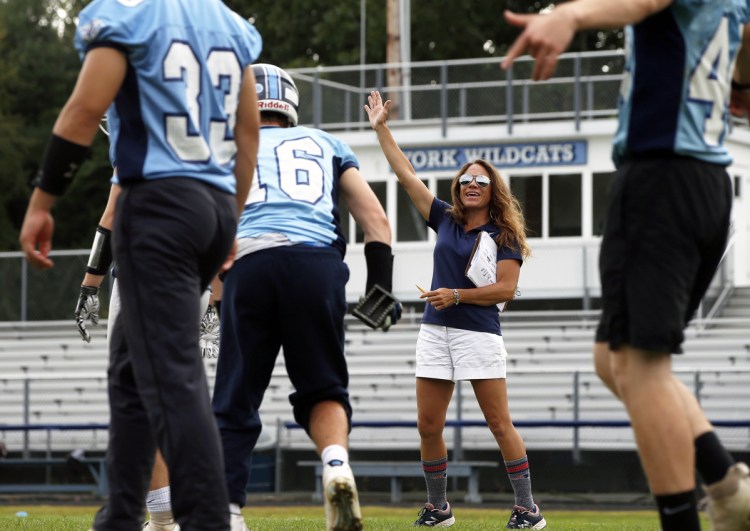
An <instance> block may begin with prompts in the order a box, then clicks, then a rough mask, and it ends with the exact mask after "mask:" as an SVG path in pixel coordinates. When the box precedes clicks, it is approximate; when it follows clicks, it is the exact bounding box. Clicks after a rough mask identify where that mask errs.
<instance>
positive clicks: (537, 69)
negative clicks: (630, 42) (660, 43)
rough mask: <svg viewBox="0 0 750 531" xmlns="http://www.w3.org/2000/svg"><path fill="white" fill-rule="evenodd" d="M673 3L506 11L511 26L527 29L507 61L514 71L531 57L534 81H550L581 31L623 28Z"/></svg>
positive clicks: (586, 0) (587, 3)
mask: <svg viewBox="0 0 750 531" xmlns="http://www.w3.org/2000/svg"><path fill="white" fill-rule="evenodd" d="M671 3H672V0H626V1H623V0H576V1H573V2H565V3H563V4H558V5H557V6H556V7H555V9H554V10H553V11H551V12H549V13H545V14H541V15H523V14H519V13H513V12H511V11H507V10H506V11H505V13H504V15H505V20H506V21H507V22H508V24H511V25H513V26H517V27H519V28H523V32H522V33H521V35H519V36H518V38H517V39H516V40H515V42H514V43H513V45H512V46H511V47H510V50H508V54H507V55H506V56H505V60H503V63H502V67H503V68H504V69H506V70H507V69H508V68H510V65H511V64H512V63H513V61H515V60H516V58H518V57H520V56H521V55H524V54H525V53H528V54H529V55H531V56H532V57H533V58H534V59H536V62H535V64H534V71H533V73H532V76H531V77H532V79H534V80H540V79H549V77H550V76H552V74H553V73H554V71H555V67H556V66H557V59H558V57H559V56H560V54H561V53H563V52H564V51H565V50H566V49H567V48H568V46H569V45H570V41H571V40H572V39H573V36H574V35H575V34H576V32H577V31H578V30H584V29H593V28H601V29H607V28H621V27H623V26H627V25H628V24H635V23H636V22H640V21H641V20H643V19H644V18H646V17H647V16H649V15H652V14H654V13H658V12H659V11H662V10H663V9H665V8H666V7H667V6H669V5H670V4H671Z"/></svg>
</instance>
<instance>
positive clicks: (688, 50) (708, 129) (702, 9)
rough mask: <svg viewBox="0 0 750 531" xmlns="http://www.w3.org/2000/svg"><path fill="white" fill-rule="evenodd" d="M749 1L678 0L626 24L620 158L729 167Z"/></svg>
mask: <svg viewBox="0 0 750 531" xmlns="http://www.w3.org/2000/svg"><path fill="white" fill-rule="evenodd" d="M749 18H750V13H749V10H748V0H675V1H674V2H673V3H672V4H671V5H670V6H669V7H668V8H667V9H664V10H663V11H661V12H659V13H656V14H654V15H652V16H649V17H647V18H646V19H644V20H642V21H641V22H639V23H638V24H635V25H633V26H628V27H627V28H626V32H625V36H626V64H625V73H624V77H623V82H622V86H621V89H620V104H619V124H618V129H617V134H616V136H615V142H614V147H613V159H614V161H615V164H619V163H620V162H621V161H622V160H623V159H625V158H627V157H629V156H638V155H643V154H648V153H654V152H657V153H658V152H661V153H664V152H672V153H676V154H679V155H686V156H690V157H694V158H697V159H701V160H704V161H706V162H710V163H715V164H720V165H728V164H730V163H731V157H730V156H729V153H728V152H727V150H726V148H725V147H724V145H723V141H724V136H725V135H726V133H727V120H728V114H729V113H728V109H727V108H728V102H729V91H730V81H731V79H732V72H733V69H734V63H735V59H736V56H737V50H738V47H739V44H740V42H741V39H742V29H743V25H744V24H746V23H747V22H748V19H749Z"/></svg>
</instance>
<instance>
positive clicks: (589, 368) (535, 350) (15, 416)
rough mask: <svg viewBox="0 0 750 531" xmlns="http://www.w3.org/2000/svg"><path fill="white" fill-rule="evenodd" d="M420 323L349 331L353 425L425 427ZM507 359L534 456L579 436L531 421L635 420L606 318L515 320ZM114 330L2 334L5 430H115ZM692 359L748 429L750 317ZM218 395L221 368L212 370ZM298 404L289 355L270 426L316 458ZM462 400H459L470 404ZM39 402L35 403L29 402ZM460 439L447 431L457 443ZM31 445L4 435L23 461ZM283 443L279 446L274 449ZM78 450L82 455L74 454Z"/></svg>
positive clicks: (355, 441) (720, 407)
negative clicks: (607, 371)
mask: <svg viewBox="0 0 750 531" xmlns="http://www.w3.org/2000/svg"><path fill="white" fill-rule="evenodd" d="M418 317H419V316H411V318H409V317H407V319H404V320H402V321H401V322H400V323H399V324H398V325H397V326H395V327H394V328H392V329H391V331H389V332H388V333H383V332H379V331H372V330H370V329H369V328H367V327H366V326H364V325H362V324H361V323H359V322H358V321H356V320H354V319H348V320H347V342H346V353H347V359H348V363H349V368H350V395H351V401H352V406H353V409H354V417H353V420H354V421H358V422H359V421H411V422H414V421H415V420H416V397H415V391H414V347H415V344H416V338H417V332H418V329H419V323H418ZM502 319H503V333H504V338H505V345H506V348H507V350H508V396H509V402H510V409H511V414H512V415H513V419H514V421H516V422H517V423H518V424H519V425H520V426H521V428H520V429H521V431H522V433H523V436H524V438H525V440H526V442H527V445H528V446H529V448H569V447H570V445H571V444H572V439H573V436H574V433H575V432H574V430H573V428H555V427H533V428H532V427H528V428H526V427H523V423H524V422H530V421H568V420H626V419H627V415H626V414H625V411H624V408H623V407H622V405H621V404H620V403H619V402H618V401H617V400H616V399H615V398H614V397H613V396H612V395H611V393H610V392H609V391H608V390H607V389H606V388H605V387H604V386H603V385H602V384H601V382H600V381H599V379H598V377H597V376H596V374H595V373H594V371H593V363H592V354H591V351H592V342H593V337H594V331H595V328H596V324H597V314H596V312H584V311H570V312H508V313H507V314H504V315H503V318H502ZM105 331H106V322H102V323H101V324H100V325H99V327H97V328H93V329H92V340H91V343H84V342H83V341H81V340H80V338H79V336H78V334H77V332H76V330H75V324H74V323H73V322H72V321H54V322H43V323H0V424H6V425H18V424H23V423H26V422H28V423H32V424H45V423H56V424H60V423H67V424H79V423H83V424H106V423H107V421H108V406H107V386H106V368H107V352H106V337H105ZM684 348H685V351H686V355H685V356H676V357H674V367H675V371H676V372H677V373H678V374H679V375H680V377H681V378H682V379H683V380H684V381H685V383H686V384H687V385H688V387H689V388H691V389H693V390H694V391H695V392H696V393H697V395H698V396H699V398H700V401H701V403H702V405H703V407H704V409H705V410H706V412H707V414H708V416H709V418H711V419H713V420H732V419H735V420H743V419H747V404H748V403H750V386H748V385H747V381H748V376H750V317H749V316H744V317H743V316H733V317H726V318H724V317H719V318H714V319H713V320H712V321H711V323H710V326H706V324H705V323H699V324H693V325H691V327H690V328H689V329H688V331H687V341H686V343H685V346H684ZM205 363H206V372H207V375H208V379H209V387H211V386H212V385H213V378H214V374H215V369H216V360H215V359H209V360H206V362H205ZM292 392H293V389H292V388H291V384H290V383H289V382H288V379H287V377H286V373H285V371H284V360H283V355H279V358H278V360H277V363H276V367H275V369H274V374H273V377H272V379H271V384H270V386H269V388H268V391H267V393H266V396H265V399H264V403H263V406H262V408H261V416H262V418H263V421H264V424H265V426H266V427H267V428H268V429H269V431H275V437H278V438H279V443H280V444H282V445H284V446H286V447H292V448H294V447H308V446H309V444H310V443H309V442H308V440H307V438H306V436H305V435H304V433H303V432H302V430H286V429H280V428H277V426H279V425H280V424H281V423H283V422H289V421H292V420H293V417H292V412H291V406H290V405H289V401H288V396H289V395H290V394H291V393H292ZM459 393H460V396H459ZM26 396H28V402H26V399H25V397H26ZM447 418H448V419H449V420H458V419H460V420H464V421H468V420H481V419H482V413H481V411H480V409H479V407H478V405H477V403H476V400H475V399H474V396H473V391H472V389H471V384H470V383H469V382H463V383H462V384H461V385H460V386H457V395H456V396H454V399H453V401H452V402H451V406H450V409H449V411H448V417H447ZM747 431H748V430H747V429H745V430H742V429H738V428H733V429H728V430H727V431H726V434H723V435H722V436H723V437H724V438H725V439H727V442H728V444H729V446H730V448H731V447H732V446H733V445H734V446H735V447H737V446H741V447H742V449H746V447H747V445H748V442H747V441H748V437H747ZM455 435H456V431H455V429H453V428H447V429H446V441H447V443H448V444H449V445H452V444H453V442H454V437H455ZM577 435H578V440H579V443H580V445H581V447H582V448H586V447H590V448H608V447H626V448H633V447H634V445H633V441H632V435H631V433H630V430H629V429H607V428H580V429H578V430H577ZM25 436H26V434H24V433H22V432H19V431H6V432H3V431H2V430H1V429H0V439H3V440H5V441H6V444H7V445H8V447H9V448H10V449H11V450H12V449H14V448H18V447H19V445H20V444H22V442H23V438H24V437H25ZM28 437H29V444H30V446H31V447H32V448H37V449H44V448H50V447H52V448H54V447H60V448H71V447H73V446H82V447H85V448H90V449H92V450H103V449H104V448H105V446H106V433H99V434H98V435H96V436H94V435H92V431H90V430H81V431H80V432H79V431H76V432H65V433H63V434H59V435H55V436H54V437H52V439H50V438H49V437H50V435H49V434H47V433H45V432H32V433H29V434H28ZM275 437H274V438H275ZM461 441H462V444H463V446H464V448H467V449H470V448H477V449H480V448H482V449H484V448H493V447H494V446H495V442H494V440H493V439H492V436H491V435H490V433H489V431H488V430H487V429H486V428H481V427H480V428H473V427H472V428H464V429H462V431H461ZM417 442H418V435H417V433H416V429H415V428H413V427H409V428H403V427H401V428H390V429H382V428H357V429H355V430H353V432H352V439H351V445H352V448H357V447H362V448H365V447H366V448H376V447H377V448H406V447H415V445H416V444H417ZM73 443H75V444H73Z"/></svg>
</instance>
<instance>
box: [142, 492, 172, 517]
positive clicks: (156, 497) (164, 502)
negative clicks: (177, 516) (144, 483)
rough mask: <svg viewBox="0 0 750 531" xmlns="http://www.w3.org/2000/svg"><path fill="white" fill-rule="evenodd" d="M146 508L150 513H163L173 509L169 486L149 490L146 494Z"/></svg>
mask: <svg viewBox="0 0 750 531" xmlns="http://www.w3.org/2000/svg"><path fill="white" fill-rule="evenodd" d="M146 509H148V512H150V513H162V512H164V511H171V510H172V498H171V496H170V495H169V487H168V486H167V487H162V488H160V489H156V490H150V491H148V494H147V495H146Z"/></svg>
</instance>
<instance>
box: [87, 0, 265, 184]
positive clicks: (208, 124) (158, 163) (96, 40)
mask: <svg viewBox="0 0 750 531" xmlns="http://www.w3.org/2000/svg"><path fill="white" fill-rule="evenodd" d="M75 46H76V49H77V50H78V52H79V53H80V55H81V57H83V56H85V54H86V52H87V51H89V50H91V49H92V48H95V47H99V46H110V47H113V48H116V49H118V50H120V51H122V52H123V53H124V54H125V55H126V56H127V60H128V71H127V74H126V77H125V81H124V82H123V85H122V87H121V88H120V91H119V93H118V94H117V97H116V98H115V101H114V104H113V106H112V107H111V109H110V111H109V112H108V116H109V122H108V125H109V132H110V142H111V143H112V150H113V157H112V158H114V159H115V160H116V163H117V174H118V177H119V180H120V182H122V183H125V182H128V181H133V180H142V179H161V178H166V177H176V176H178V177H191V178H194V179H199V180H202V181H206V182H208V183H210V184H211V185H213V186H215V187H217V188H219V189H221V190H224V191H226V192H229V193H234V192H235V190H236V182H235V178H234V174H233V169H234V155H235V153H236V150H237V148H236V144H235V142H234V125H235V119H236V110H237V102H238V99H239V91H240V84H241V82H242V76H243V73H244V71H245V68H246V67H247V65H249V64H251V63H252V62H253V61H255V59H257V57H258V55H259V54H260V51H261V46H262V42H261V37H260V35H259V33H258V32H257V31H256V29H255V28H254V27H253V26H252V24H250V23H249V22H248V21H247V20H244V19H243V18H241V17H240V16H239V15H237V14H236V13H234V12H233V11H231V10H230V9H229V8H228V7H226V6H225V5H224V4H223V3H222V2H221V1H220V0H94V1H93V2H91V3H90V4H89V5H88V6H87V7H86V8H85V9H84V10H83V11H81V13H80V15H79V23H78V31H77V32H76V37H75Z"/></svg>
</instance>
